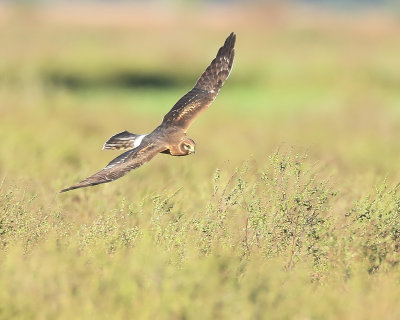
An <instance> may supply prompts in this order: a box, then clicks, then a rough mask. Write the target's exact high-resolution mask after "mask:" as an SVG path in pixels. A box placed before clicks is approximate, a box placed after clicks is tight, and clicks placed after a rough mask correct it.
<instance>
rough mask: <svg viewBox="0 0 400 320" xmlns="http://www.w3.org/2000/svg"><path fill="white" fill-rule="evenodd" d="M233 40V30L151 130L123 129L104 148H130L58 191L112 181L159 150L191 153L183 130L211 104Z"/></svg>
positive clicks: (230, 56)
mask: <svg viewBox="0 0 400 320" xmlns="http://www.w3.org/2000/svg"><path fill="white" fill-rule="evenodd" d="M235 41H236V35H235V34H234V33H233V32H232V33H231V34H230V35H229V36H228V38H227V39H226V40H225V43H224V45H223V46H222V47H221V48H220V49H219V50H218V53H217V56H216V57H215V58H214V60H212V61H211V63H210V65H209V66H208V67H207V69H206V71H204V73H203V74H202V75H201V76H200V78H199V79H198V80H197V82H196V84H195V85H194V87H193V89H192V90H190V91H189V92H188V93H186V94H185V95H184V96H183V97H182V98H181V99H180V100H179V101H178V102H177V103H176V104H175V105H174V106H173V107H172V109H171V110H170V111H169V112H168V113H167V114H166V115H165V116H164V119H163V121H162V123H161V124H160V125H159V126H158V127H157V128H155V129H154V131H153V132H151V133H149V134H146V135H139V134H133V133H130V132H128V131H123V132H120V133H118V134H116V135H114V136H112V137H111V138H110V139H109V140H108V141H107V142H106V143H105V144H104V146H103V149H107V150H129V151H126V152H124V153H123V154H121V155H120V156H118V157H116V158H115V159H114V160H112V161H111V162H110V163H109V164H108V165H107V166H106V167H105V168H104V169H102V170H100V171H99V172H97V173H95V174H93V175H92V176H90V177H89V178H86V179H85V180H82V181H81V182H79V183H77V184H75V185H73V186H71V187H69V188H66V189H63V190H61V191H60V192H65V191H69V190H73V189H78V188H84V187H89V186H94V185H97V184H101V183H107V182H111V181H113V180H116V179H118V178H121V177H122V176H124V175H125V174H127V173H128V172H129V171H131V170H133V169H136V168H138V167H140V166H141V165H143V164H145V163H146V162H148V161H150V160H151V159H152V158H153V157H154V156H156V155H157V154H158V153H166V154H169V155H172V156H187V155H189V154H191V153H194V152H195V147H196V144H195V142H194V141H193V140H192V139H190V138H189V137H188V136H187V135H186V131H187V130H188V129H189V126H190V125H191V124H192V122H193V121H194V119H196V117H197V116H198V115H199V114H200V113H201V112H203V111H205V110H206V109H207V108H208V107H209V106H210V105H211V103H212V102H213V101H214V99H215V98H216V97H217V95H218V92H219V90H220V89H221V87H222V86H223V84H224V83H225V81H226V79H228V77H229V74H230V72H231V69H232V65H233V59H234V56H235V50H234V46H235Z"/></svg>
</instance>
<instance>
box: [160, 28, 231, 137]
mask: <svg viewBox="0 0 400 320" xmlns="http://www.w3.org/2000/svg"><path fill="white" fill-rule="evenodd" d="M235 41H236V35H235V34H234V33H233V32H232V33H231V34H230V35H229V37H228V38H227V39H226V40H225V43H224V45H223V46H222V47H221V48H220V49H219V50H218V53H217V56H216V57H215V59H214V60H213V61H211V64H210V65H209V66H208V68H207V69H206V71H204V73H203V74H202V75H201V77H200V78H199V80H197V82H196V84H195V86H194V88H193V89H192V90H190V91H189V92H188V93H187V94H185V95H184V96H183V97H182V98H181V99H180V100H179V101H178V102H177V103H176V104H175V105H174V106H173V107H172V109H171V110H170V111H169V112H168V113H167V114H166V115H165V117H164V120H163V124H164V125H176V126H178V127H181V128H182V129H184V130H185V132H186V130H187V129H188V128H189V126H190V124H191V123H192V122H193V121H194V119H195V118H196V116H198V115H199V114H200V113H201V112H202V111H205V110H206V109H207V108H208V107H209V106H210V104H211V103H212V102H213V101H214V99H215V98H216V97H217V94H218V92H219V90H220V89H221V87H222V86H223V84H224V83H225V81H226V79H228V77H229V74H230V72H231V69H232V65H233V58H234V56H235V49H234V46H235Z"/></svg>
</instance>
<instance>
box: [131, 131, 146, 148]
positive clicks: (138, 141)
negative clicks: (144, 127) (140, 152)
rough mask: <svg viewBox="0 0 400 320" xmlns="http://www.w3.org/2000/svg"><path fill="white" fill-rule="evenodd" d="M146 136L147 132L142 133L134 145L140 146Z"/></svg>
mask: <svg viewBox="0 0 400 320" xmlns="http://www.w3.org/2000/svg"><path fill="white" fill-rule="evenodd" d="M145 136H147V134H142V135H141V136H139V137H137V138H136V139H135V142H134V143H133V146H134V147H135V148H136V147H139V146H140V144H141V143H142V140H143V138H144V137H145Z"/></svg>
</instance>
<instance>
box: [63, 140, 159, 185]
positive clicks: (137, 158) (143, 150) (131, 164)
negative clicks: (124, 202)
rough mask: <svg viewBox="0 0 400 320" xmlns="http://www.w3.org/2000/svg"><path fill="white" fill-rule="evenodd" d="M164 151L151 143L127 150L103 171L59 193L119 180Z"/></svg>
mask: <svg viewBox="0 0 400 320" xmlns="http://www.w3.org/2000/svg"><path fill="white" fill-rule="evenodd" d="M166 149H167V148H166V147H164V146H162V145H159V144H157V143H152V142H151V143H147V144H144V145H143V146H139V147H137V148H135V149H133V150H129V151H127V152H125V153H123V154H121V155H120V156H118V157H116V158H115V159H114V160H112V161H111V162H110V163H109V164H108V165H107V166H106V167H105V168H104V169H103V170H101V171H99V172H97V173H95V174H94V175H92V176H90V177H89V178H86V179H85V180H83V181H81V182H79V183H77V184H75V185H73V186H72V187H69V188H66V189H63V190H61V191H60V192H65V191H69V190H73V189H78V188H84V187H89V186H94V185H97V184H101V183H107V182H111V181H113V180H116V179H118V178H121V177H122V176H123V175H125V174H127V173H128V172H129V171H131V170H133V169H136V168H138V167H140V166H141V165H143V164H145V163H146V162H148V161H150V160H151V159H152V158H153V157H154V156H155V155H156V154H157V153H159V152H162V151H165V150H166Z"/></svg>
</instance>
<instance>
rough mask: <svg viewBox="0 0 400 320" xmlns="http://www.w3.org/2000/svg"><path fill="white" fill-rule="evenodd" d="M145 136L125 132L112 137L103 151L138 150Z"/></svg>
mask: <svg viewBox="0 0 400 320" xmlns="http://www.w3.org/2000/svg"><path fill="white" fill-rule="evenodd" d="M144 137H145V134H144V135H140V134H133V133H130V132H128V131H123V132H120V133H117V134H116V135H114V136H112V137H111V138H110V139H108V140H107V142H106V143H105V144H104V146H103V150H128V149H133V148H136V147H137V146H139V145H140V143H141V142H142V140H143V138H144Z"/></svg>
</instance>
